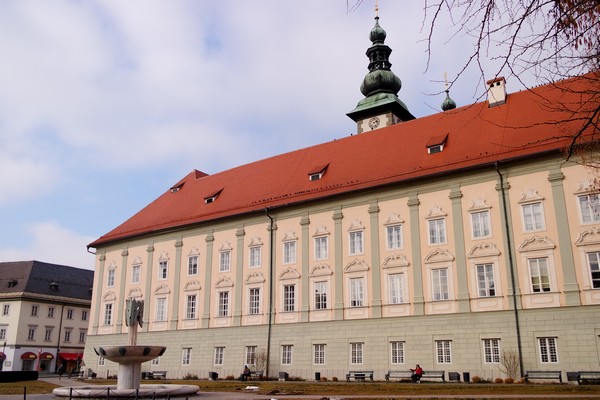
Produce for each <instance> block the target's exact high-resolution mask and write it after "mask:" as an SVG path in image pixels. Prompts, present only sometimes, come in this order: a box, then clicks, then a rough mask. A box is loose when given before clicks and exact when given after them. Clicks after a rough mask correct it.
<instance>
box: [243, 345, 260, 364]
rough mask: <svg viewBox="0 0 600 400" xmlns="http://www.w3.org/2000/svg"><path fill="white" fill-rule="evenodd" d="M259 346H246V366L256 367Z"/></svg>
mask: <svg viewBox="0 0 600 400" xmlns="http://www.w3.org/2000/svg"><path fill="white" fill-rule="evenodd" d="M256 351H257V346H246V362H245V364H246V365H252V366H255V365H256Z"/></svg>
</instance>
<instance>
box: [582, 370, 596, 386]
mask: <svg viewBox="0 0 600 400" xmlns="http://www.w3.org/2000/svg"><path fill="white" fill-rule="evenodd" d="M590 381H594V382H598V381H600V371H578V372H577V383H579V384H580V385H581V382H584V383H587V382H590Z"/></svg>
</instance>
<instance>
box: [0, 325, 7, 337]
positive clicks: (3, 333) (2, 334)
mask: <svg viewBox="0 0 600 400" xmlns="http://www.w3.org/2000/svg"><path fill="white" fill-rule="evenodd" d="M0 340H6V328H0Z"/></svg>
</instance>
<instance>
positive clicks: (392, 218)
mask: <svg viewBox="0 0 600 400" xmlns="http://www.w3.org/2000/svg"><path fill="white" fill-rule="evenodd" d="M403 223H404V220H403V219H402V218H400V214H397V213H391V214H390V215H389V216H388V217H387V219H386V220H385V222H384V223H383V225H395V224H403Z"/></svg>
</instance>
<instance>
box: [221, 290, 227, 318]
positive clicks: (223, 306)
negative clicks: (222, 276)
mask: <svg viewBox="0 0 600 400" xmlns="http://www.w3.org/2000/svg"><path fill="white" fill-rule="evenodd" d="M228 315H229V292H219V317H227V316H228Z"/></svg>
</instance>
